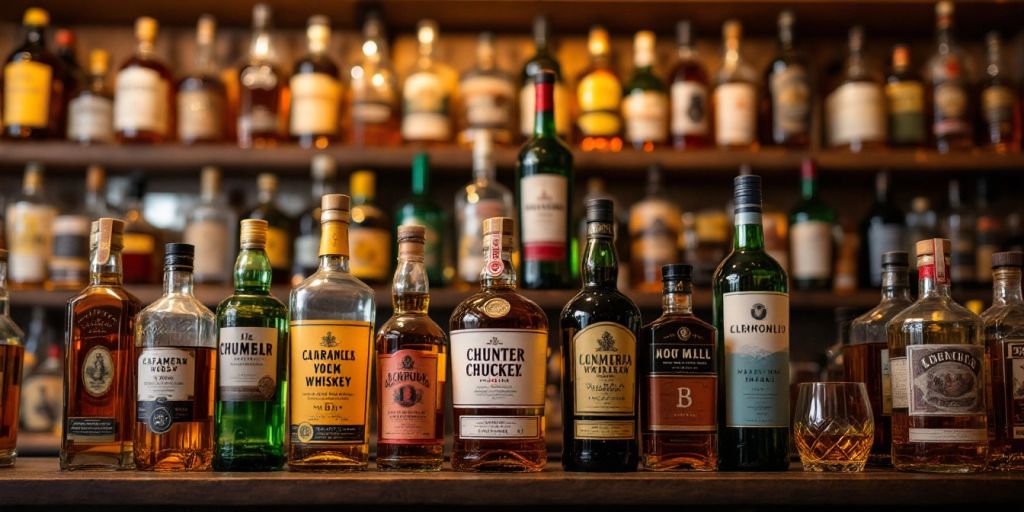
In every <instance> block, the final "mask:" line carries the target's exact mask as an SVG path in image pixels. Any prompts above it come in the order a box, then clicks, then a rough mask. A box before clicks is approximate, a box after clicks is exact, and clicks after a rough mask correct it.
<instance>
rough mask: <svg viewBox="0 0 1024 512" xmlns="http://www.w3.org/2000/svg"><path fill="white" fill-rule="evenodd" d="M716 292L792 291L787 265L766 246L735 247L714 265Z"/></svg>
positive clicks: (713, 279)
mask: <svg viewBox="0 0 1024 512" xmlns="http://www.w3.org/2000/svg"><path fill="white" fill-rule="evenodd" d="M712 281H713V287H714V289H715V291H716V294H717V293H728V292H738V291H777V292H788V291H789V279H788V277H787V274H786V271H785V269H783V268H782V265H780V264H779V262H777V261H775V258H772V257H771V255H769V254H768V253H767V252H765V251H764V250H753V249H733V250H732V252H730V253H729V255H728V256H726V257H725V259H723V260H722V262H721V263H719V264H718V268H717V269H715V273H714V276H713V278H712Z"/></svg>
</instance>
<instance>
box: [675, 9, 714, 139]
mask: <svg viewBox="0 0 1024 512" xmlns="http://www.w3.org/2000/svg"><path fill="white" fill-rule="evenodd" d="M676 47H677V51H678V54H679V62H678V63H677V64H676V67H675V69H673V70H672V75H671V77H670V81H671V85H670V86H669V87H670V94H671V100H672V101H671V103H672V119H671V120H670V125H669V127H670V130H669V131H671V132H672V144H673V145H674V146H675V148H676V149H680V150H688V149H700V148H704V147H707V146H709V145H711V131H710V129H709V127H708V115H709V114H708V74H707V71H706V70H705V69H704V65H703V64H701V62H700V56H699V55H698V54H697V49H696V48H694V46H693V28H692V25H691V24H690V22H689V21H685V20H684V21H680V22H679V23H678V24H676Z"/></svg>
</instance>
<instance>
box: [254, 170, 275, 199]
mask: <svg viewBox="0 0 1024 512" xmlns="http://www.w3.org/2000/svg"><path fill="white" fill-rule="evenodd" d="M256 188H258V189H259V191H260V192H269V193H270V194H271V195H273V194H274V193H276V192H277V176H275V175H273V174H270V173H266V172H265V173H262V174H260V175H259V176H258V177H257V178H256Z"/></svg>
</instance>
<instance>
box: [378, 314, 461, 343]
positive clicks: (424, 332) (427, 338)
mask: <svg viewBox="0 0 1024 512" xmlns="http://www.w3.org/2000/svg"><path fill="white" fill-rule="evenodd" d="M377 339H378V340H381V341H387V340H393V341H398V342H403V341H407V342H410V343H419V344H422V343H429V344H433V345H443V344H445V343H446V340H447V335H446V334H445V331H444V329H442V328H441V326H440V325H438V324H437V322H434V320H433V319H431V318H430V317H429V316H427V315H423V314H396V315H393V316H392V317H391V318H388V319H387V321H385V322H384V324H383V325H381V327H380V329H378V330H377Z"/></svg>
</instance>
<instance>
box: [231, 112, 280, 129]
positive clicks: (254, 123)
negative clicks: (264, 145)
mask: <svg viewBox="0 0 1024 512" xmlns="http://www.w3.org/2000/svg"><path fill="white" fill-rule="evenodd" d="M277 123H278V120H277V112H276V111H274V110H271V109H270V108H268V107H266V106H264V105H252V106H251V107H250V110H249V111H248V112H242V113H240V114H239V115H238V133H239V134H240V135H241V134H250V135H251V134H254V133H258V134H277V133H278V126H277Z"/></svg>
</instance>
